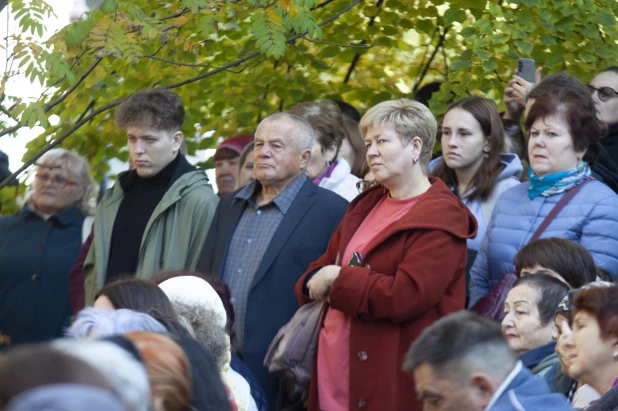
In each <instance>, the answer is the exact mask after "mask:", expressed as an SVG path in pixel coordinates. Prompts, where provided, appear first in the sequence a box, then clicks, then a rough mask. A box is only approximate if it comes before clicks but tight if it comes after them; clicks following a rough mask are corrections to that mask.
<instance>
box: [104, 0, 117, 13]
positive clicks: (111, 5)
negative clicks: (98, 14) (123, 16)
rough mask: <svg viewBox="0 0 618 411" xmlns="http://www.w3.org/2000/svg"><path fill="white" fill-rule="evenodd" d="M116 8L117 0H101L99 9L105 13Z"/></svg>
mask: <svg viewBox="0 0 618 411" xmlns="http://www.w3.org/2000/svg"><path fill="white" fill-rule="evenodd" d="M117 8H118V1H117V0H103V4H102V5H101V10H103V13H107V14H109V13H112V12H113V11H115V10H116V9H117Z"/></svg>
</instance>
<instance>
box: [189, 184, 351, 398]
mask: <svg viewBox="0 0 618 411" xmlns="http://www.w3.org/2000/svg"><path fill="white" fill-rule="evenodd" d="M238 191H240V190H238ZM238 191H235V192H233V193H230V194H227V195H225V196H223V197H222V198H221V201H220V202H219V205H218V207H217V211H216V214H215V217H214V219H213V221H212V225H211V226H210V231H209V232H208V236H207V237H206V241H205V242H204V250H203V251H202V255H201V257H200V261H199V262H198V265H197V270H198V271H201V272H203V273H206V274H212V275H216V276H218V277H219V278H221V277H222V276H223V271H224V268H225V262H226V259H227V251H228V247H229V245H230V242H231V239H232V235H233V233H234V230H235V229H236V225H237V223H238V221H239V220H240V217H241V216H242V214H243V212H244V210H245V208H246V207H247V202H246V201H238V202H236V203H234V202H233V200H234V197H235V196H236V194H237V193H238ZM347 205H348V202H347V201H346V200H344V199H343V197H341V196H339V195H337V194H335V193H333V192H331V191H328V190H325V189H323V188H320V187H316V186H315V185H314V184H313V183H312V182H311V180H310V179H309V178H307V180H306V181H305V183H304V184H303V186H302V187H301V189H300V191H299V192H298V194H297V195H296V198H295V199H294V201H293V202H292V205H291V206H290V209H289V210H288V212H287V213H286V214H285V216H284V217H283V220H282V221H281V223H280V224H279V227H278V228H277V230H276V231H275V234H274V235H273V238H272V240H271V242H270V244H269V246H268V248H267V250H266V253H265V254H264V258H263V259H262V263H261V264H260V266H259V268H258V270H257V272H256V273H255V278H254V280H253V285H252V288H251V291H250V292H249V298H248V301H247V314H246V318H245V341H244V356H243V361H244V363H245V364H246V365H247V366H248V367H249V369H250V370H251V371H252V372H253V374H255V376H256V378H257V379H258V381H259V382H260V384H261V385H262V387H263V388H264V391H265V392H266V395H267V397H268V399H269V401H270V403H271V404H274V402H275V399H276V396H277V390H278V381H277V378H276V377H275V376H274V375H272V374H269V372H268V370H267V369H266V368H265V367H264V365H263V362H264V357H265V356H266V350H267V349H268V346H269V345H270V343H271V342H272V339H273V338H274V337H275V335H276V334H277V331H279V328H281V327H282V326H283V325H285V324H286V323H287V322H288V321H289V320H290V319H291V318H292V316H293V315H294V313H295V312H296V310H297V309H298V303H297V301H296V298H295V297H294V285H295V284H296V280H298V278H299V277H300V276H301V275H302V273H304V272H305V270H307V267H308V266H309V264H310V263H311V262H312V261H315V260H316V259H317V258H319V257H320V255H322V254H323V253H324V251H325V250H326V245H327V244H328V241H329V240H330V238H331V236H332V235H333V233H334V232H335V230H336V229H337V226H338V225H339V222H340V221H341V219H342V218H343V215H344V213H345V209H346V207H347Z"/></svg>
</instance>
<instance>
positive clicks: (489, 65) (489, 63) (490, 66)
mask: <svg viewBox="0 0 618 411" xmlns="http://www.w3.org/2000/svg"><path fill="white" fill-rule="evenodd" d="M497 68H498V63H497V62H496V61H495V60H485V61H484V62H483V69H484V70H485V71H494V70H496V69H497Z"/></svg>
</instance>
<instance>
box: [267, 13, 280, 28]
mask: <svg viewBox="0 0 618 411" xmlns="http://www.w3.org/2000/svg"><path fill="white" fill-rule="evenodd" d="M266 15H267V16H268V20H270V21H272V22H273V23H275V24H277V25H283V19H282V18H281V17H280V16H279V15H278V14H277V10H275V9H268V10H266Z"/></svg>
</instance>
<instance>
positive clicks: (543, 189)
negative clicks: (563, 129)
mask: <svg viewBox="0 0 618 411" xmlns="http://www.w3.org/2000/svg"><path fill="white" fill-rule="evenodd" d="M591 175H592V173H591V171H590V167H589V166H588V163H586V162H585V161H580V162H579V164H578V165H577V167H576V168H574V169H572V170H567V171H561V172H559V173H554V174H547V175H544V176H537V175H536V174H534V171H532V167H528V178H530V185H528V197H530V200H534V199H535V198H537V197H538V196H543V197H548V196H551V195H554V194H560V193H564V192H565V191H567V190H569V189H571V188H573V187H575V186H576V185H578V184H581V183H582V182H583V181H584V180H586V179H588V178H590V176H591Z"/></svg>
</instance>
